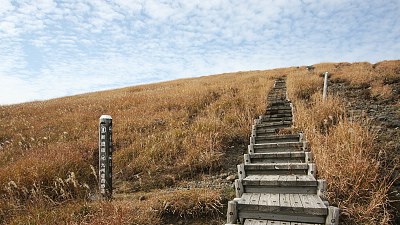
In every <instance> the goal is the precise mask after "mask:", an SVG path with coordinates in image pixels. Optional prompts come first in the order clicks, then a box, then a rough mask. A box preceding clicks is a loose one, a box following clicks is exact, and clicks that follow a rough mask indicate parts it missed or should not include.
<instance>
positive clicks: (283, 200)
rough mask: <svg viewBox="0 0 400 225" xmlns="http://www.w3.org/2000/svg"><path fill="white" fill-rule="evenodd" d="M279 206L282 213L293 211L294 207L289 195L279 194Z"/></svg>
mask: <svg viewBox="0 0 400 225" xmlns="http://www.w3.org/2000/svg"><path fill="white" fill-rule="evenodd" d="M279 206H280V211H289V212H291V211H293V210H292V209H293V208H292V205H291V204H290V198H289V194H279Z"/></svg>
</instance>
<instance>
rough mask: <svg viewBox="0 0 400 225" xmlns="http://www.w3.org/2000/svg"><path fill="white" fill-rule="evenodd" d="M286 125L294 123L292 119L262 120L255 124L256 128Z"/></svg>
mask: <svg viewBox="0 0 400 225" xmlns="http://www.w3.org/2000/svg"><path fill="white" fill-rule="evenodd" d="M284 125H286V126H287V125H289V126H291V125H292V121H275V122H264V121H261V123H259V124H255V125H254V126H255V128H274V127H279V126H284Z"/></svg>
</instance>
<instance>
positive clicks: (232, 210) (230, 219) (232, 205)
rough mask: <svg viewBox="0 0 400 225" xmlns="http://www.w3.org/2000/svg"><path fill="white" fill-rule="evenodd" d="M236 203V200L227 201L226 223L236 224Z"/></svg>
mask: <svg viewBox="0 0 400 225" xmlns="http://www.w3.org/2000/svg"><path fill="white" fill-rule="evenodd" d="M236 206H237V203H236V201H229V202H228V210H227V213H226V214H227V215H226V218H227V219H226V225H228V224H237V220H238V216H237V209H236V208H237V207H236Z"/></svg>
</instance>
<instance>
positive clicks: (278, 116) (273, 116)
mask: <svg viewBox="0 0 400 225" xmlns="http://www.w3.org/2000/svg"><path fill="white" fill-rule="evenodd" d="M282 117H292V113H279V114H265V115H263V120H264V119H268V118H282Z"/></svg>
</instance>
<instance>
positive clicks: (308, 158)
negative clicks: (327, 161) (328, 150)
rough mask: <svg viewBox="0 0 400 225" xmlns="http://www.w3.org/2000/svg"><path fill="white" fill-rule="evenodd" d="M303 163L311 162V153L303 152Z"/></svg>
mask: <svg viewBox="0 0 400 225" xmlns="http://www.w3.org/2000/svg"><path fill="white" fill-rule="evenodd" d="M304 154H305V162H306V163H312V162H313V155H312V153H311V152H305V153H304Z"/></svg>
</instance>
